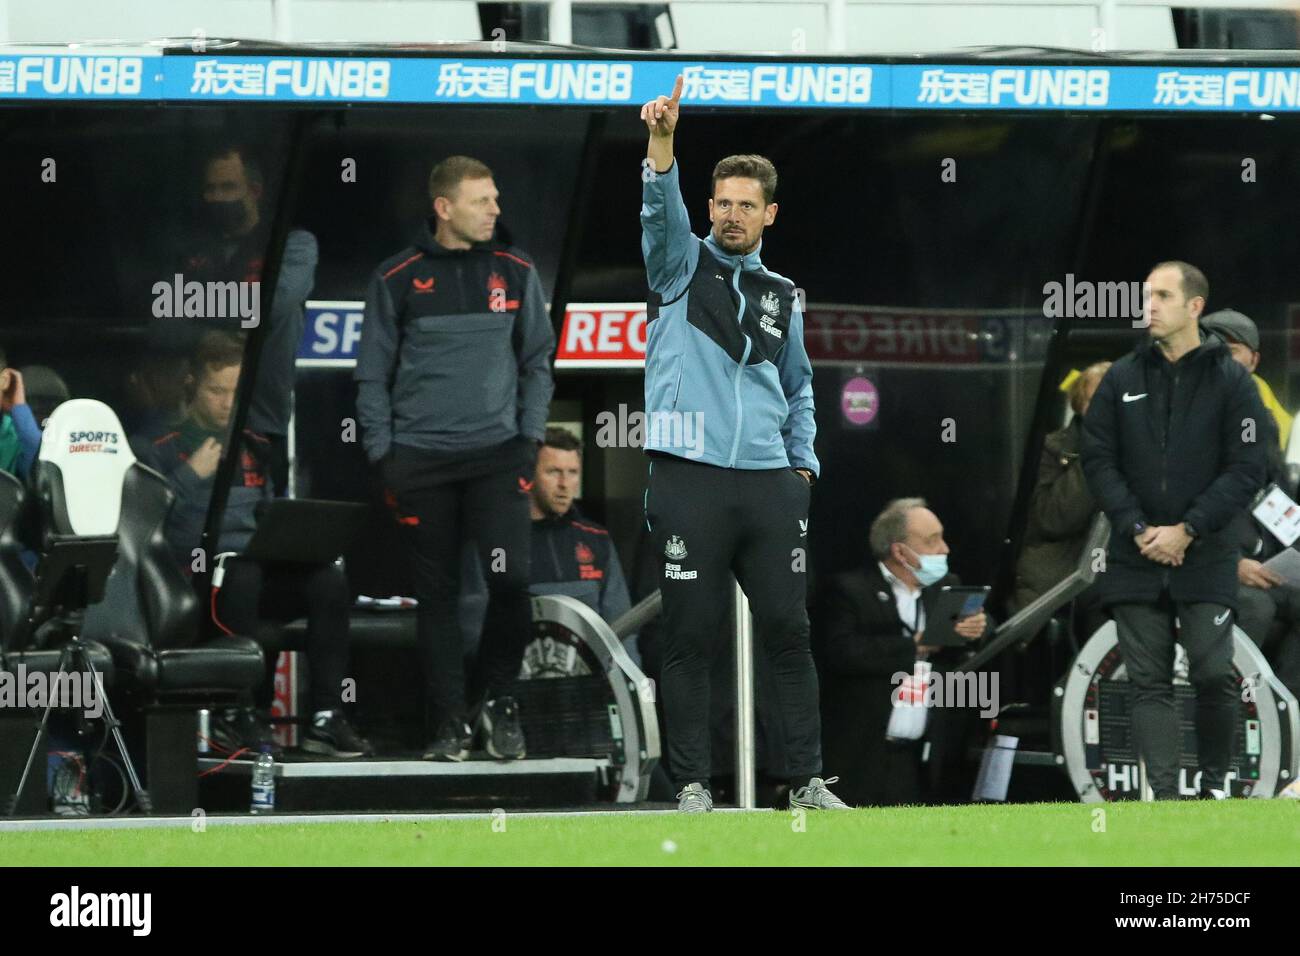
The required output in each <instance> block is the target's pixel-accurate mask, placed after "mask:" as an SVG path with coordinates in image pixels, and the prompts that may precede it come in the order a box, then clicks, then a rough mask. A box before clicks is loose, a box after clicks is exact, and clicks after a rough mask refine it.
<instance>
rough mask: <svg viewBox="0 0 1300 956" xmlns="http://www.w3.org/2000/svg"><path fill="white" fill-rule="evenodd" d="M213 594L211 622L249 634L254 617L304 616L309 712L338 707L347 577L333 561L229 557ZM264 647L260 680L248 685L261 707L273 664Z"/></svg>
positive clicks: (271, 687) (268, 696) (271, 686)
mask: <svg viewBox="0 0 1300 956" xmlns="http://www.w3.org/2000/svg"><path fill="white" fill-rule="evenodd" d="M225 568H226V574H225V578H224V580H223V581H222V584H221V590H220V591H218V592H217V597H216V602H215V603H216V606H215V611H216V619H217V620H216V623H217V624H218V626H219V627H223V628H225V629H228V630H230V631H233V632H234V633H235V634H244V635H248V636H250V637H255V636H256V635H257V633H258V627H257V625H258V622H259V621H273V622H276V623H279V624H287V623H288V622H289V621H294V620H297V619H298V618H300V617H306V618H307V647H306V651H307V675H308V678H307V679H308V684H309V685H310V694H311V708H312V712H313V713H314V712H316V711H319V710H333V709H336V708H338V707H341V706H342V703H343V700H342V694H343V679H344V677H345V676H346V674H345V671H346V670H347V666H348V653H349V649H348V605H349V604H350V603H351V598H350V596H349V594H348V580H347V575H346V574H345V573H344V571H343V568H342V567H341V566H339V565H337V564H312V565H303V564H278V563H277V564H270V563H268V564H262V563H260V562H257V561H252V560H249V559H247V558H229V559H227V560H226V563H225ZM278 657H279V654H278V653H277V652H276V649H275V648H268V650H267V654H266V679H265V680H263V681H262V683H261V684H259V685H258V686H257V687H256V688H254V690H253V703H255V704H256V705H257V706H258V707H261V708H263V709H265V708H268V707H270V705H271V702H272V700H274V698H275V664H276V659H277V658H278Z"/></svg>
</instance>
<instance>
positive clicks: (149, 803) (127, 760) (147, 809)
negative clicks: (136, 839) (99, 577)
mask: <svg viewBox="0 0 1300 956" xmlns="http://www.w3.org/2000/svg"><path fill="white" fill-rule="evenodd" d="M71 646H73V647H75V648H76V650H75V651H74V652H73V653H75V654H78V655H80V657H81V662H82V663H83V664H84V665H85V666H86V670H87V671H88V672H89V673H90V677H91V679H92V680H93V681H94V682H95V693H97V694H98V695H99V699H100V700H101V701H103V702H104V719H105V720H106V721H107V722H108V730H109V733H111V734H112V735H113V742H114V743H116V744H117V752H118V753H120V754H121V755H122V766H123V767H125V768H126V776H127V780H129V781H130V783H131V792H132V793H133V794H134V795H135V803H136V806H138V807H139V808H140V812H141V813H153V800H152V799H150V797H149V791H147V790H145V788H144V787H143V786H142V785H141V783H140V777H139V775H138V774H137V773H136V772H135V763H134V762H133V761H132V760H131V754H130V753H129V752H128V751H127V749H126V741H125V740H124V739H123V738H122V725H121V722H120V721H118V719H117V715H116V714H114V713H113V705H112V703H110V702H109V699H108V691H106V690H104V681H103V679H102V678H101V677H100V676H99V671H97V670H95V664H94V662H93V661H91V659H90V653H89V652H88V651H87V650H86V647H85V645H84V644H82V643H81V642H80V641H77V640H74V641H73V642H72V645H71Z"/></svg>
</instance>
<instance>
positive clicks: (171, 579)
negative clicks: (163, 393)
mask: <svg viewBox="0 0 1300 956" xmlns="http://www.w3.org/2000/svg"><path fill="white" fill-rule="evenodd" d="M64 435H71V436H72V440H71V441H67V440H64V441H60V440H59V439H60V436H64ZM88 437H89V440H88ZM31 484H32V488H33V493H34V495H35V496H36V497H37V499H38V504H39V508H40V517H41V537H42V545H41V547H42V549H43V550H45V551H46V552H48V551H50V549H51V548H52V547H57V546H58V542H59V539H61V538H71V539H73V540H74V542H75V543H78V544H81V543H85V542H90V541H93V540H114V539H115V540H116V555H115V557H114V559H113V561H114V563H113V566H112V573H111V574H109V575H108V577H107V581H106V582H104V584H103V594H102V595H88V596H87V597H88V598H89V599H90V600H93V601H94V603H93V604H92V605H91V606H90V607H88V608H87V609H86V614H85V623H84V627H83V629H82V634H83V636H84V637H85V638H86V639H88V640H94V641H98V642H100V643H102V644H104V645H105V646H106V647H107V648H108V649H109V651H110V653H111V654H112V659H113V663H114V665H115V667H116V670H117V676H118V685H119V687H120V688H121V690H122V691H123V692H124V694H123V698H124V699H123V701H122V703H129V704H130V705H133V706H146V705H150V704H154V703H163V704H165V703H168V702H182V701H184V702H185V703H187V704H188V703H189V702H191V701H193V702H194V703H196V704H197V703H199V702H205V703H216V702H219V701H222V700H226V699H236V698H239V697H243V696H245V695H247V693H248V692H249V690H250V689H251V688H252V687H253V686H254V685H255V684H257V683H259V682H260V681H261V680H262V679H263V673H264V672H263V667H262V652H261V649H260V648H259V647H258V646H257V644H256V643H255V642H254V641H253V640H251V639H250V638H241V637H231V638H222V639H220V640H215V641H208V642H204V641H203V640H202V636H203V632H202V629H201V628H200V626H199V613H198V600H197V598H196V597H195V594H194V591H193V589H192V588H191V587H190V584H189V582H188V581H186V579H185V575H184V574H183V573H182V571H181V569H180V568H179V567H178V566H177V563H176V558H175V556H174V555H173V554H172V552H171V550H170V549H169V548H168V546H167V542H166V540H165V538H164V537H163V522H164V519H165V518H166V516H167V511H168V509H169V508H170V507H171V503H172V499H173V497H174V496H173V493H172V490H171V488H170V486H169V485H168V484H167V480H166V479H165V478H163V477H162V476H161V475H160V474H158V473H157V472H156V471H154V470H152V469H151V468H148V467H146V466H145V465H143V464H141V463H140V462H139V461H137V460H136V458H135V455H134V453H133V452H132V450H131V447H130V445H129V443H128V442H127V441H125V440H123V432H122V425H121V423H120V422H119V421H118V420H117V415H116V414H115V413H114V412H113V410H112V409H111V408H109V407H108V406H107V405H104V404H103V403H102V402H97V401H93V400H89V399H73V400H71V401H68V402H64V403H63V404H62V405H60V406H59V407H58V408H57V409H55V411H54V413H53V414H52V415H51V416H50V419H49V422H48V423H47V425H46V430H45V439H44V442H43V443H42V446H41V453H40V456H39V458H38V459H37V461H36V464H35V466H34V470H33V475H32V482H31ZM119 487H120V488H121V494H120V496H119V497H118V499H117V500H116V501H115V500H113V499H112V498H111V496H108V495H104V494H103V493H102V489H105V488H113V489H116V488H119ZM96 492H99V494H96ZM91 577H92V578H93V577H94V576H93V575H92V576H91ZM98 580H101V581H102V580H103V579H102V578H99V579H98Z"/></svg>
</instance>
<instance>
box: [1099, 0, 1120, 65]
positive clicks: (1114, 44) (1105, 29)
mask: <svg viewBox="0 0 1300 956" xmlns="http://www.w3.org/2000/svg"><path fill="white" fill-rule="evenodd" d="M1097 20H1098V24H1097V25H1098V26H1100V27H1101V40H1102V49H1101V51H1099V52H1103V51H1104V52H1107V53H1109V52H1110V51H1111V50H1118V49H1119V4H1118V3H1117V2H1116V0H1100V2H1099V3H1098V4H1097Z"/></svg>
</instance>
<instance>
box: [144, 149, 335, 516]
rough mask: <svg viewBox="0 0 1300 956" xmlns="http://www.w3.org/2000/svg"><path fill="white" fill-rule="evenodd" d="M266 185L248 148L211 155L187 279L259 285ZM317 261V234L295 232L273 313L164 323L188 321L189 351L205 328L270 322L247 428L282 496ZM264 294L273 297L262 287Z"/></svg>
mask: <svg viewBox="0 0 1300 956" xmlns="http://www.w3.org/2000/svg"><path fill="white" fill-rule="evenodd" d="M264 190H265V183H264V181H263V178H262V171H261V168H260V167H259V166H258V164H257V163H256V162H255V161H254V160H253V159H252V158H251V156H249V154H248V151H247V150H246V149H245V148H244V147H240V146H226V147H222V148H220V149H218V150H216V151H214V152H213V153H211V154H209V156H208V158H207V160H206V162H205V163H204V165H203V184H202V201H201V203H200V205H199V209H200V216H201V225H200V234H199V236H198V238H197V240H196V242H195V244H194V246H193V247H192V249H191V251H190V252H189V254H188V255H186V256H185V257H184V260H183V261H182V263H181V266H180V268H179V271H180V272H181V274H182V275H183V276H184V281H185V282H190V281H198V282H232V281H233V282H259V283H260V281H261V277H262V269H263V265H264V263H265V260H266V257H267V255H268V254H269V252H270V249H269V243H270V232H271V223H270V221H269V218H268V217H266V216H264V215H263V203H264V200H265V192H264ZM318 258H319V254H318V250H317V245H316V237H315V236H313V235H312V234H311V233H310V232H307V231H305V230H303V229H291V230H289V233H288V235H287V236H286V238H285V244H284V253H283V255H282V257H281V260H280V275H279V279H278V281H277V283H276V288H275V296H274V301H273V303H272V308H271V311H270V312H269V313H268V314H259V315H258V316H257V317H256V318H255V319H250V318H243V317H240V316H204V317H202V319H201V320H200V321H198V322H195V321H193V320H188V321H187V320H177V319H166V320H164V321H167V322H171V323H176V324H180V325H182V327H183V329H184V330H185V333H188V338H187V339H186V340H185V341H183V342H176V343H175V344H176V345H177V346H178V347H180V348H182V349H183V350H184V351H186V352H189V351H192V350H193V348H194V347H195V346H196V345H197V342H198V340H199V337H200V335H201V333H202V331H203V330H205V329H212V328H219V329H222V330H225V331H230V332H236V333H239V334H241V335H246V334H247V333H249V332H251V331H252V329H253V328H254V327H255V323H260V322H262V321H265V322H266V323H267V328H266V329H265V330H264V332H263V340H262V354H261V359H260V361H259V363H258V369H257V382H256V384H255V385H254V386H253V394H252V398H251V404H250V405H249V409H248V418H247V420H246V422H245V427H246V428H248V429H249V430H250V431H254V432H256V433H258V434H260V435H263V436H265V438H266V439H267V441H268V442H270V449H271V461H270V471H271V482H272V487H273V489H274V492H275V494H276V495H283V494H284V493H285V491H286V489H287V487H288V482H289V440H288V434H289V418H290V415H291V413H292V408H293V388H294V378H295V374H296V365H295V363H296V358H297V352H298V343H299V342H300V341H301V340H302V333H303V323H304V321H305V313H304V304H305V302H306V300H307V296H308V295H310V294H311V290H312V287H313V286H314V285H315V283H316V264H317V260H318ZM259 298H260V300H262V301H265V300H266V299H268V298H270V296H269V295H268V294H267V291H266V290H262V289H261V288H260V286H259ZM259 311H260V310H259ZM185 333H183V334H185ZM172 341H174V340H172Z"/></svg>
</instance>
